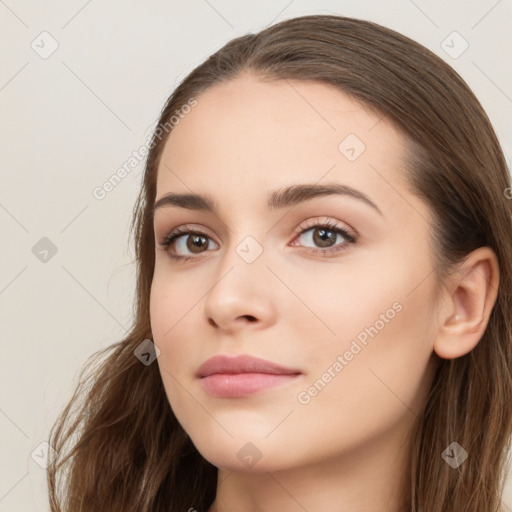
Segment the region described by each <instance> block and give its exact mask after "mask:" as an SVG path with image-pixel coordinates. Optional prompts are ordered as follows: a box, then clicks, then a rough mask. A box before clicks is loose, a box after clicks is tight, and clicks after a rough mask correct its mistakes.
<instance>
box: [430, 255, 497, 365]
mask: <svg viewBox="0 0 512 512" xmlns="http://www.w3.org/2000/svg"><path fill="white" fill-rule="evenodd" d="M498 285H499V265H498V259H497V257H496V254H495V253H494V251H493V250H492V249H491V248H490V247H479V248H478V249H475V250H474V251H473V252H472V253H470V254H469V255H468V257H467V258H466V259H465V260H464V262H463V263H462V264H461V265H460V266H459V267H458V269H457V270H456V271H455V272H454V273H453V274H451V275H450V276H449V277H447V278H446V281H445V286H444V288H443V292H442V293H443V295H444V297H443V299H444V300H443V304H444V307H443V308H442V310H440V317H439V323H438V326H439V328H438V334H437V337H436V339H435V342H434V352H435V353H436V354H437V355H438V356H439V357H441V358H443V359H454V358H456V357H460V356H463V355H465V354H467V353H468V352H470V351H471V350H473V349H474V348H475V347H476V345H477V343H478V342H479V341H480V339H481V338H482V336H483V334H484V332H485V329H486V327H487V324H488V322H489V317H490V315H491V311H492V308H493V306H494V303H495V302H496V297H497V295H498Z"/></svg>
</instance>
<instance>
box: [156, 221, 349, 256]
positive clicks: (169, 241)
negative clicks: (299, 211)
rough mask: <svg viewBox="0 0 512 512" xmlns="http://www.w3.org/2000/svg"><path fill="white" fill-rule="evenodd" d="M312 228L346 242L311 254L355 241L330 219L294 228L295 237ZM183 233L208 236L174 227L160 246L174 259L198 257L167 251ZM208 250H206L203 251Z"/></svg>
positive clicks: (337, 249) (334, 250)
mask: <svg viewBox="0 0 512 512" xmlns="http://www.w3.org/2000/svg"><path fill="white" fill-rule="evenodd" d="M313 228H327V231H332V232H334V233H335V234H336V235H341V236H342V237H343V238H345V240H346V242H344V243H343V244H341V245H338V246H335V247H328V248H326V249H310V252H312V253H313V254H321V255H322V256H323V257H326V258H327V257H328V256H327V255H326V253H327V254H329V255H330V254H338V253H340V252H342V251H346V250H347V249H348V246H349V245H352V244H354V243H355V242H356V240H357V239H356V238H355V237H354V236H353V235H351V234H350V233H349V232H348V231H347V230H346V229H345V228H343V227H341V226H338V225H337V224H336V223H334V222H332V221H326V222H322V223H320V222H318V221H313V223H312V224H309V225H307V226H306V227H303V226H300V227H299V228H297V230H296V235H297V236H296V238H297V237H300V236H302V235H303V234H304V233H307V232H308V231H310V230H311V229H313ZM185 235H199V236H204V237H205V238H210V237H209V236H208V235H207V234H206V233H203V232H201V231H199V230H190V229H188V228H187V227H186V226H184V227H183V228H182V227H179V228H176V229H175V230H174V231H172V232H171V233H169V234H168V235H166V237H165V238H164V241H163V242H161V245H162V247H163V248H164V250H165V251H166V252H168V253H169V256H170V257H171V258H172V259H173V260H175V261H186V260H193V259H197V258H200V256H180V255H176V254H171V252H170V251H169V248H170V247H171V246H172V245H173V243H174V242H175V241H176V240H177V239H178V238H180V237H182V236H185ZM205 252H208V251H205Z"/></svg>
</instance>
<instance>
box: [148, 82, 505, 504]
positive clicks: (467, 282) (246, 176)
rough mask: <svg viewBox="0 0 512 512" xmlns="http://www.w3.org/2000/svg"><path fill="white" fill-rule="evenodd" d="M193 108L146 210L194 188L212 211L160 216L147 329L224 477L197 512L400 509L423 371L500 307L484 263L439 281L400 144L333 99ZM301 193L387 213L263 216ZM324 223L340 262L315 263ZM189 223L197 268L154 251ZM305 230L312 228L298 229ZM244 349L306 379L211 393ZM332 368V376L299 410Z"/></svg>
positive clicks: (253, 90)
mask: <svg viewBox="0 0 512 512" xmlns="http://www.w3.org/2000/svg"><path fill="white" fill-rule="evenodd" d="M197 100H198V104H197V106H196V107H195V108H194V109H192V111H191V112H190V113H189V114H188V115H187V116H186V117H185V118H184V119H182V120H181V121H180V122H179V124H178V125H177V126H176V127H175V128H174V130H173V131H172V132H171V134H170V136H169V138H168V140H167V142H166V145H165V148H164V152H163V155H162V159H161V161H160V163H159V168H158V175H157V193H156V199H157V200H158V199H160V198H161V197H163V196H164V195H165V194H167V193H168V192H175V193H199V194H207V195H209V196H211V197H212V198H213V199H214V201H215V203H216V204H217V205H218V214H217V215H215V214H213V213H211V212H204V211H194V210H189V209H185V208H181V207H177V206H168V207H165V208H160V209H157V211H156V213H155V218H154V226H155V244H156V261H155V273H154V278H153V283H152V289H151V326H152V332H153V337H154V342H155V344H156V345H157V347H158V348H159V349H160V355H159V357H158V359H157V361H158V365H159V368H160V371H161V375H162V379H163V383H164V386H165V391H166V393H167V396H168V399H169V402H170V405H171V407H172V409H173V411H174V413H175V415H176V417H177V419H178V421H179V422H180V424H181V425H182V427H183V428H184V430H185V431H186V432H187V434H188V435H189V436H190V438H191V439H192V441H193V443H194V445H195V446H196V447H197V449H198V450H199V452H200V453H201V454H202V455H203V457H204V458H205V459H207V460H208V461H209V462H211V463H212V464H214V465H215V466H216V467H218V468H219V483H218V488H217V497H216V500H215V502H214V503H213V505H212V507H211V508H210V512H213V511H216V512H221V511H222V512H224V511H231V510H233V511H259V512H266V511H275V510H286V511H289V512H294V511H303V510H308V511H311V512H312V511H315V512H323V511H332V510H335V509H336V508H335V507H336V506H338V507H341V505H343V507H342V508H343V510H344V511H345V512H363V511H364V512H369V511H371V512H380V511H382V512H384V511H386V512H393V511H396V512H398V511H401V510H402V509H403V508H404V505H405V503H406V501H405V496H406V493H407V491H408V485H409V481H408V479H407V475H408V462H409V457H410V441H411V436H412V433H413V431H414V427H415V425H416V420H417V417H418V414H419V413H420V411H421V409H422V407H423V405H424V403H425V398H426V394H427V393H428V390H429V387H430V384H431V382H432V377H433V372H434V370H435V367H436V365H437V363H438V362H439V358H440V357H446V358H452V357H459V356H461V355H464V354H465V353H467V352H469V351H470V350H471V349H472V348H474V346H475V345H476V343H478V341H479V339H480V338H481V336H482V334H483V331H484V330H485V327H486V325H487V321H488V317H489V314H490V310H491V308H492V305H493V304H494V301H495V298H496V289H497V284H498V268H497V262H496V257H495V255H494V253H493V252H492V251H491V250H490V249H489V248H480V249H478V250H477V251H475V252H474V253H472V254H471V255H470V257H469V258H468V260H466V262H465V264H464V266H461V267H460V268H459V271H458V272H456V273H455V274H454V275H453V276H451V277H450V278H449V279H448V280H446V282H445V283H444V286H441V287H440V286H439V284H438V283H436V281H435V279H434V275H433V272H432V271H433V256H432V253H431V251H430V246H429V240H430V238H429V237H430V229H431V223H432V213H431V212H430V210H429V207H428V206H427V205H426V204H425V203H424V202H423V201H422V200H420V199H419V198H418V197H417V196H415V195H414V194H413V193H412V192H411V191H410V189H409V187H408V185H407V182H406V180H405V178H404V174H403V168H404V167H403V166H404V163H403V157H404V150H405V147H406V141H405V139H404V138H403V136H402V135H401V134H400V133H399V132H398V131H397V130H396V129H395V128H394V127H393V125H392V124H391V123H389V122H388V121H387V120H386V119H383V118H381V117H380V116H378V115H376V114H374V113H372V112H370V111H369V109H368V108H364V106H363V105H361V104H360V103H358V102H356V101H355V100H353V99H351V98H350V97H349V96H347V95H346V94H344V93H343V92H341V91H339V90H337V89H334V88H331V87H329V86H326V85H323V84H320V83H315V82H302V81H284V80H279V81H272V82H264V81H262V80H261V79H260V78H258V77H257V76H254V75H252V74H249V73H243V74H242V75H240V76H238V77H237V78H235V79H233V80H231V81H230V82H227V83H224V84H221V85H218V86H215V87H213V88H210V89H208V90H207V91H205V92H204V93H202V94H201V95H200V96H199V97H197ZM351 133H352V134H356V135H357V137H358V138H359V139H360V140H361V141H363V143H364V144H365V146H366V149H365V150H364V152H362V153H361V154H360V156H358V157H357V158H356V159H355V160H354V161H349V160H348V159H347V158H346V157H345V156H344V154H342V152H340V150H339V149H338V146H339V144H340V142H341V141H343V139H344V138H345V137H346V136H347V135H348V134H351ZM305 183H308V184H326V183H338V184H343V185H348V186H350V187H353V188H354V189H357V190H358V191H360V192H362V193H364V194H365V195H366V196H368V197H369V198H370V199H371V201H373V202H374V203H375V204H376V205H377V206H378V209H379V210H380V211H381V213H382V214H379V213H378V212H377V211H376V210H375V209H374V208H372V207H370V206H369V205H367V204H365V203H364V202H363V201H360V200H358V199H356V198H354V197H350V196H346V195H331V196H317V197H315V198H313V199H311V200H308V201H306V202H303V203H300V204H297V205H295V206H293V207H287V208H283V209H278V210H270V209H268V207H267V204H266V198H267V194H268V193H269V191H271V190H275V189H279V188H282V187H287V186H290V185H294V184H305ZM325 220H328V221H330V222H333V223H335V224H336V225H337V226H340V227H344V228H345V229H347V230H348V231H349V233H351V234H353V235H354V236H355V237H356V242H355V244H349V243H348V242H347V240H346V239H345V238H344V237H343V236H342V235H338V236H337V237H336V238H335V239H334V240H333V241H332V242H331V245H332V246H337V247H340V246H343V245H345V247H346V250H342V251H340V252H338V253H331V254H329V253H327V256H322V254H320V253H316V254H315V253H313V252H312V251H313V250H314V249H317V250H320V251H321V250H325V248H326V247H328V246H329V245H319V243H318V242H315V240H318V233H319V231H321V228H315V227H313V228H311V227H309V226H312V225H314V224H316V223H318V224H319V225H320V226H322V222H323V221H325ZM306 221H307V222H306ZM184 225H187V226H188V228H190V229H191V230H193V229H196V230H199V231H201V232H204V233H206V235H207V237H208V238H206V240H208V245H206V243H204V246H203V247H202V248H199V249H197V250H196V252H192V251H191V249H190V245H189V246H188V247H187V244H186V242H187V235H184V236H183V237H182V238H181V239H180V241H179V242H178V241H177V242H176V245H175V246H174V249H175V251H174V254H179V255H186V256H192V258H195V259H192V260H188V261H181V262H180V261H174V260H172V259H171V258H170V253H171V252H172V249H171V248H169V247H168V248H167V250H166V248H165V247H163V246H162V245H161V243H162V241H163V240H164V239H165V237H166V236H167V235H168V234H169V233H170V232H171V231H172V230H174V229H175V228H176V227H180V226H181V227H183V226H184ZM301 227H302V228H303V229H308V227H309V231H307V232H306V233H304V234H302V235H300V234H299V233H298V232H296V231H295V230H296V229H297V228H301ZM315 233H316V235H317V236H316V238H314V237H313V235H315ZM330 233H332V232H330ZM248 236H251V237H253V238H254V239H255V241H257V243H258V244H259V246H261V249H262V250H263V252H262V254H261V255H260V256H259V257H257V258H256V259H255V261H254V262H252V263H247V262H246V261H245V260H244V259H242V258H241V256H240V255H239V253H237V250H236V249H237V246H239V244H240V243H241V242H242V241H243V240H244V239H245V238H246V237H248ZM189 241H190V240H189ZM251 247H252V246H251ZM251 250H253V249H251ZM397 303H398V304H399V305H400V306H401V309H400V311H399V312H395V314H394V315H393V318H392V319H389V318H388V317H386V318H388V321H387V322H384V327H382V328H380V329H378V333H377V334H376V335H375V336H374V337H368V340H367V344H366V345H363V344H362V343H358V345H359V346H361V350H360V351H358V352H357V354H356V355H354V356H353V358H352V359H351V360H350V361H347V360H345V362H346V363H347V364H346V365H344V366H343V368H342V370H341V371H338V372H336V371H334V370H333V363H334V362H335V361H336V360H337V357H338V356H339V355H341V356H343V354H345V353H346V352H347V351H348V350H349V349H350V347H351V344H352V342H353V341H354V340H355V339H357V336H358V334H360V333H361V332H363V331H364V329H365V328H366V327H370V326H375V325H377V324H376V322H377V321H378V320H379V319H381V318H382V317H381V315H386V311H389V310H390V309H391V310H392V309H393V308H392V305H393V304H395V305H397ZM398 307H399V306H398ZM378 325H379V326H380V325H381V324H380V323H379V324H378ZM352 347H354V345H352ZM241 353H244V354H250V355H253V356H256V357H260V358H263V359H267V360H271V361H274V362H276V363H278V364H281V365H283V366H287V367H292V368H296V369H299V370H300V371H301V372H302V374H301V375H300V376H299V377H297V378H296V379H294V380H292V381H290V382H288V383H287V384H285V385H283V386H280V387H276V388H274V389H270V390H265V391H261V392H259V393H257V394H255V395H252V396H250V397H247V398H216V397H212V396H210V395H209V394H207V393H206V392H205V391H204V389H203V388H202V386H201V385H200V382H199V381H198V379H196V378H195V377H194V373H195V372H196V370H197V369H198V367H199V366H200V365H201V364H202V363H203V362H204V361H205V360H207V359H208V358H210V357H212V356H213V355H216V354H229V355H234V354H241ZM329 368H331V379H330V382H328V383H327V384H326V385H325V386H324V387H323V388H322V389H321V390H320V391H319V392H317V394H316V395H315V396H310V400H309V402H308V403H301V402H300V401H299V399H298V396H299V394H300V393H301V392H302V393H303V394H302V396H303V397H304V391H307V390H308V389H309V388H310V387H311V386H312V384H313V383H314V382H315V381H318V379H321V378H322V375H324V374H325V373H326V372H327V371H328V369H329ZM332 375H334V377H333V376H332ZM325 379H327V378H326V377H325ZM247 442H251V443H253V445H254V446H255V447H256V448H257V450H258V452H259V455H260V456H261V458H260V459H259V460H257V462H256V463H255V464H254V465H252V466H250V467H249V466H248V465H245V464H244V463H243V462H242V461H241V460H240V459H239V457H238V456H237V453H238V452H239V450H240V449H241V448H242V447H243V446H244V445H246V443H247ZM246 449H247V448H246ZM439 455H440V454H439ZM436 456H437V455H436ZM333 504H339V505H335V506H333ZM191 507H194V504H193V503H192V504H191Z"/></svg>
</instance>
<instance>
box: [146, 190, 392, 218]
mask: <svg viewBox="0 0 512 512" xmlns="http://www.w3.org/2000/svg"><path fill="white" fill-rule="evenodd" d="M332 195H341V196H349V197H353V198H354V199H358V200H359V201H362V202H363V203H365V204H366V205H368V206H371V207H372V208H373V209H374V210H375V211H377V212H378V213H379V214H380V215H382V216H384V215H383V213H382V212H381V211H380V209H379V207H378V206H377V205H376V204H375V203H374V202H373V201H372V200H371V199H370V198H369V197H368V196H367V195H365V194H363V193H362V192H360V191H359V190H356V189H355V188H352V187H349V186H348V185H342V184H340V183H328V184H325V185H311V184H297V185H292V186H289V187H285V188H281V189H278V190H274V191H272V192H270V193H269V195H268V199H267V207H268V209H269V210H277V209H282V208H288V207H292V206H295V205H297V204H299V203H303V202H305V201H309V200H311V199H313V198H315V197H321V196H332ZM170 206H177V207H179V208H186V209H188V210H198V211H205V212H211V213H214V214H215V215H218V208H217V206H216V203H215V201H214V200H213V198H212V197H211V196H209V195H201V194H186V193H185V194H178V193H175V192H169V193H167V194H165V195H163V196H162V197H161V198H160V199H158V201H156V202H155V204H154V205H153V214H154V213H155V212H156V211H157V210H159V209H160V208H166V207H170Z"/></svg>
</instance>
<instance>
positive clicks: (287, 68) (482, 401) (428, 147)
mask: <svg viewBox="0 0 512 512" xmlns="http://www.w3.org/2000/svg"><path fill="white" fill-rule="evenodd" d="M243 71H250V72H253V73H255V74H256V75H257V76H258V77H260V78H261V79H262V80H280V79H294V80H314V81H317V82H321V83H325V84H329V85H334V86H335V87H338V88H339V89H341V90H342V91H344V92H345V93H348V94H349V95H351V96H352V97H353V98H355V99H357V100H360V101H361V102H362V103H363V105H365V106H366V107H368V108H369V109H372V110H373V111H375V112H378V113H379V115H380V116H386V118H388V119H390V120H391V121H392V122H394V123H395V125H396V126H397V128H398V129H399V130H401V132H402V133H403V135H404V136H405V137H406V140H408V141H409V145H408V147H409V165H408V169H407V178H408V180H409V183H410V185H411V190H412V191H413V192H414V193H415V194H417V195H418V196H419V197H421V198H422V199H423V200H424V201H425V202H426V203H427V204H428V205H429V207H430V208H431V209H432V212H433V214H434V219H435V222H434V226H432V233H433V235H432V237H433V244H434V247H435V248H436V254H435V256H436V258H437V264H436V267H435V269H436V277H437V278H438V279H439V282H440V283H442V280H443V278H444V277H445V276H447V275H448V274H449V272H450V270H451V269H453V267H454V265H456V264H457V263H460V262H461V261H462V260H463V259H464V257H465V256H466V255H468V253H470V252H471V251H472V250H474V249H476V248H478V247H481V246H489V247H491V248H492V249H493V250H494V251H495V253H496V255H497V258H498V263H499V267H500V285H499V289H498V296H497V299H496V303H495V305H494V307H493V309H492V312H491V316H490V319H489V323H488V326H487V328H486V331H485V333H484V335H483V337H482V339H481V340H480V342H479V343H478V345H477V346H476V347H475V349H473V350H472V351H471V352H469V353H468V354H466V355H465V356H463V357H459V358H456V359H450V360H447V359H441V360H440V363H439V366H438V368H437V371H436V374H435V377H434V380H433V383H432V387H431V390H430V394H429V397H428V400H427V403H426V404H425V409H424V412H423V414H422V415H421V416H420V420H419V424H418V428H417V431H416V432H415V441H414V445H413V451H412V457H411V461H410V475H411V488H410V489H409V490H408V491H407V492H408V496H407V499H408V501H409V505H410V510H411V511H412V512H496V511H497V510H498V507H499V506H500V498H501V494H502V490H503V484H504V479H505V476H506V470H507V469H508V466H507V463H508V461H507V453H508V450H509V449H510V439H511V433H512V375H511V368H512V323H511V313H512V258H511V257H510V255H511V254H512V208H511V204H512V201H511V200H510V199H507V197H508V192H507V191H510V189H509V187H510V186H511V184H510V177H509V175H508V172H507V165H506V162H505V159H504V156H503V152H502V150H501V148H500V144H499V142H498V140H497V137H496V135H495V132H494V130H493V128H492V126H491V124H490V121H489V119H488V117H487V115H486V114H485V112H484V109H483V108H482V106H481V105H480V103H479V102H478V100H477V98H476V97H475V96H474V94H473V93H472V92H471V90H470V89H469V87H468V86H467V84H466V83H465V82H464V80H463V79H462V78H461V77H460V76H459V75H458V74H457V73H456V72H455V71H454V70H453V69H452V68H451V67H450V66H448V65H447V64H446V63H445V62H444V61H443V60H442V59H440V58H439V57H437V56H436V55H435V54H433V53H432V52H430V51H429V50H428V49H426V48H424V47H423V46H421V45H420V44H418V43H416V42H414V41H412V40H410V39H409V38H407V37H405V36H403V35H400V34H398V33H397V32H395V31H393V30H390V29H387V28H385V27H382V26H379V25H377V24H375V23H371V22H369V21H364V20H358V19H351V18H346V17H342V16H335V15H309V16H302V17H298V18H293V19H289V20H286V21H283V22H280V23H278V24H276V25H273V26H270V27H268V28H266V29H264V30H262V31H261V32H259V33H257V34H248V35H244V36H241V37H238V38H236V39H234V40H232V41H230V42H228V43H227V44H226V45H225V46H223V47H222V48H221V49H220V50H218V51H217V52H215V53H214V54H213V55H211V56H210V57H209V58H208V59H207V60H206V61H205V62H204V63H202V64H201V65H199V66H198V67H197V68H195V69H194V70H193V71H192V72H191V73H190V74H189V75H188V76H187V77H186V78H185V79H184V80H183V81H182V82H181V83H180V84H179V86H178V87H177V88H176V89H175V90H174V92H173V94H172V95H171V96H170V98H169V99H168V101H167V103H166V105H165V106H164V108H163V110H162V113H161V116H160V119H159V123H158V125H157V128H156V129H155V132H154V134H153V138H152V140H151V143H150V150H149V153H148V157H147V161H146V167H145V175H144V183H143V187H142V189H141V191H140V195H139V198H138V200H137V203H136V205H135V208H134V213H133V225H132V232H131V233H132V235H134V242H135V254H136V264H137V290H136V302H135V304H136V308H135V318H134V324H133V326H132V328H131V330H130V332H129V333H128V334H127V336H126V337H125V338H124V339H123V340H122V341H120V342H118V343H115V344H114V345H112V346H111V347H109V348H108V349H105V350H104V351H101V352H98V353H96V354H94V355H93V358H92V359H91V360H90V361H88V363H87V366H86V369H85V370H87V373H86V372H85V370H84V372H83V373H82V374H81V376H80V382H79V384H78V386H77V388H76V391H75V393H74V395H73V396H72V398H71V400H70V402H69V404H68V405H67V406H66V408H65V409H64V410H63V412H62V413H61V415H60V416H59V418H58V420H57V422H56V424H55V425H54V426H53V428H52V430H51V433H50V439H49V442H50V445H51V446H52V447H53V448H54V449H55V450H56V452H55V456H54V457H53V458H52V459H51V460H50V461H49V462H50V465H49V467H48V472H47V474H48V485H49V495H50V503H51V510H52V511H53V512H57V511H59V512H99V511H101V512H114V511H115V512H120V511H122V512H164V511H165V512H169V511H178V510H179V511H186V510H189V509H195V510H197V511H199V512H201V511H206V510H207V509H208V508H209V506H210V505H211V503H212V502H213V500H214V498H215V493H216V484H217V468H216V467H215V466H213V465H212V464H210V463H209V462H207V461H206V460H205V459H204V458H203V457H202V456H201V455H200V454H199V452H198V451H197V449H196V448H195V447H194V445H193V443H192V442H191V440H190V438H189V437H188V436H187V434H186V433H185V432H184V430H183V429H182V428H181V426H180V425H179V423H178V422H177V420H176V418H175V416H174V414H173V411H172V410H171V408H170V406H169V402H168V400H167V397H166V394H165V391H164V387H163V384H162V380H161V376H160V373H159V368H158V365H157V364H150V365H148V366H146V365H144V364H142V363H141V362H140V361H139V359H138V358H137V357H135V355H134V350H135V349H136V348H137V347H138V346H139V344H140V343H141V342H142V341H144V340H146V339H151V337H152V335H151V326H150V317H149V295H150V287H151V281H152V277H153V270H154V258H155V248H154V243H155V242H154V232H153V217H152V206H153V204H154V201H155V193H156V171H157V167H158V164H159V159H160V156H161V154H162V149H163V147H164V144H165V142H166V140H167V136H168V133H169V132H170V130H168V129H167V130H165V129H164V128H165V127H166V126H167V127H168V124H167V125H166V123H168V121H169V120H170V119H171V117H172V116H173V115H174V114H175V111H176V110H180V108H181V107H182V106H183V105H186V104H187V103H188V102H189V100H190V99H191V98H196V99H197V100H198V102H199V104H200V94H201V93H202V92H203V91H205V90H206V89H208V88H209V87H211V86H213V85H217V84H220V83H222V82H225V81H227V80H230V79H232V78H234V77H236V76H237V75H238V74H239V73H241V72H243ZM434 233H435V235H434ZM453 441H457V442H458V443H459V444H460V445H461V446H462V447H463V448H464V449H465V450H466V451H467V452H468V453H469V457H468V459H467V460H466V461H465V462H464V463H463V464H462V465H460V466H459V467H458V468H457V469H456V470H455V469H452V468H451V467H449V466H448V464H447V463H446V462H445V461H444V460H443V458H442V456H441V454H442V452H443V451H444V450H445V448H446V447H448V446H449V445H450V444H451V443H452V442H453Z"/></svg>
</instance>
